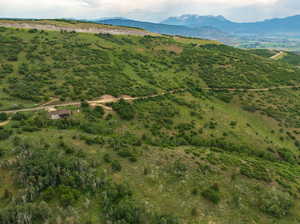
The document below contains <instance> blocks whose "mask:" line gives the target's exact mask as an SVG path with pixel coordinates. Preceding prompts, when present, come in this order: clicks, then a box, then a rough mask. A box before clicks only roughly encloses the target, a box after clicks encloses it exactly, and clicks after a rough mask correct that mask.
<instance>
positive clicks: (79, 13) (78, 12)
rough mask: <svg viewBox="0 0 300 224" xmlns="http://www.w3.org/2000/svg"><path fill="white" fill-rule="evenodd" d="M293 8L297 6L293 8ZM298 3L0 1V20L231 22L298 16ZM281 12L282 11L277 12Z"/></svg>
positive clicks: (239, 0) (253, 0) (240, 0)
mask: <svg viewBox="0 0 300 224" xmlns="http://www.w3.org/2000/svg"><path fill="white" fill-rule="evenodd" d="M294 5H297V7H294ZM298 6H299V3H298V0H0V17H23V18H24V17H25V18H29V17H30V18H33V17H34V18H101V17H115V16H122V17H129V18H133V19H141V20H152V21H159V20H162V19H164V18H166V17H168V16H176V15H180V14H190V13H193V14H200V15H207V14H213V15H218V14H222V15H225V16H228V17H230V18H233V19H235V20H255V19H260V18H268V17H269V16H270V15H282V14H284V15H289V14H291V13H294V14H296V13H297V12H298V13H300V7H298ZM281 10H282V11H281Z"/></svg>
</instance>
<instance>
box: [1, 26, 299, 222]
mask: <svg viewBox="0 0 300 224" xmlns="http://www.w3.org/2000/svg"><path fill="white" fill-rule="evenodd" d="M0 30H1V32H0V42H1V43H0V50H1V52H2V53H1V54H0V68H1V72H0V77H1V78H0V87H1V88H0V102H1V107H0V109H1V110H5V109H13V108H23V107H33V106H34V105H38V104H43V103H45V102H47V101H49V100H50V99H52V98H55V99H59V100H60V101H80V100H82V105H81V107H80V108H78V107H73V106H70V107H68V108H67V109H69V110H71V111H73V114H72V116H71V117H70V118H67V119H62V120H51V119H49V115H48V113H47V112H45V111H39V112H26V113H16V114H13V115H6V114H3V113H0V125H1V121H5V120H7V119H10V120H9V122H8V124H5V125H4V126H2V128H1V129H0V140H1V141H0V173H1V175H0V183H1V185H0V196H1V197H0V208H1V209H0V223H4V224H15V223H20V224H23V223H24V224H31V223H32V224H43V223H51V224H52V223H53V224H58V223H70V224H71V223H80V224H98V223H100V224H101V223H103V224H104V223H116V224H121V223H122V224H139V223H149V224H178V223H189V224H199V223H201V224H202V223H207V224H208V223H210V224H211V223H216V224H227V223H228V224H229V223H230V224H232V223H234V224H235V223H236V224H240V223H267V224H268V223H280V224H291V223H292V224H293V223H295V224H296V223H299V222H300V213H299V211H300V202H299V197H300V193H299V192H300V188H299V184H300V178H299V175H300V151H299V150H300V142H299V141H300V123H299V121H300V112H299V109H300V90H299V88H291V89H279V88H278V89H272V90H270V91H259V90H257V91H247V89H253V88H258V89H260V88H268V87H282V86H299V84H300V71H299V70H298V69H297V68H296V67H294V66H292V65H288V64H286V63H281V62H278V61H274V60H271V59H268V58H264V57H261V56H257V55H254V54H252V53H249V52H248V51H243V50H239V49H235V48H231V47H227V46H223V45H217V44H213V42H207V41H202V40H197V39H185V38H179V37H176V38H175V37H168V36H163V37H153V36H144V37H142V36H123V35H118V36H112V35H107V34H106V35H104V34H85V33H75V32H72V33H70V32H54V31H51V32H50V31H47V32H46V31H37V30H23V29H19V30H16V29H10V28H0ZM207 87H217V88H227V87H230V88H243V89H244V91H224V90H222V91H221V90H220V91H217V90H208V89H207ZM172 90H180V91H176V92H172ZM166 91H170V94H166V95H161V96H157V97H151V98H144V99H139V100H134V101H132V102H127V101H124V100H121V101H119V102H116V103H111V104H108V105H106V106H107V107H111V108H112V111H110V110H107V111H106V110H103V109H102V108H101V107H91V106H89V105H88V104H86V103H85V101H86V100H90V99H94V98H98V97H100V96H102V95H104V94H110V95H113V96H120V95H124V94H125V95H130V96H153V95H155V94H159V93H164V92H166ZM8 116H9V117H8Z"/></svg>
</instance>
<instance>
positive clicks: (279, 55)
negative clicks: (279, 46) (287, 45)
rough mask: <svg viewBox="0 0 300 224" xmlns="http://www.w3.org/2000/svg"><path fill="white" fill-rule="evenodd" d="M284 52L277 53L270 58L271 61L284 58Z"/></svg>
mask: <svg viewBox="0 0 300 224" xmlns="http://www.w3.org/2000/svg"><path fill="white" fill-rule="evenodd" d="M285 54H286V53H285V52H284V51H280V52H279V53H277V54H275V55H273V56H272V57H270V58H271V59H274V60H279V59H281V58H282V57H284V56H285Z"/></svg>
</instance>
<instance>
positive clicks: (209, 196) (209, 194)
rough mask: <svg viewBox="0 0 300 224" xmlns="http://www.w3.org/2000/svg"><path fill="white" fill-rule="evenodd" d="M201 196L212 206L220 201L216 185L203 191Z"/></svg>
mask: <svg viewBox="0 0 300 224" xmlns="http://www.w3.org/2000/svg"><path fill="white" fill-rule="evenodd" d="M202 196H203V197H204V198H205V199H206V200H209V201H211V202H212V203H214V204H219V202H220V201H221V196H220V190H219V187H218V185H217V184H214V185H212V186H211V187H210V188H208V189H206V190H205V191H203V192H202Z"/></svg>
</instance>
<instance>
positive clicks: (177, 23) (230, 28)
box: [91, 15, 300, 46]
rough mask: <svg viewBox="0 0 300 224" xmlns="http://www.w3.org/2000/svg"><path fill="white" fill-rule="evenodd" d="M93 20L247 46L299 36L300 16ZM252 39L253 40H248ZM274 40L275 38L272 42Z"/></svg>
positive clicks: (192, 16)
mask: <svg viewBox="0 0 300 224" xmlns="http://www.w3.org/2000/svg"><path fill="white" fill-rule="evenodd" d="M91 21H92V22H96V23H102V24H110V25H116V26H129V27H137V28H142V29H145V30H148V31H151V32H155V33H160V34H168V35H180V36H188V37H198V38H203V39H211V40H218V41H221V42H223V43H225V44H229V45H234V46H240V44H242V43H246V46H248V45H249V44H251V46H252V45H253V44H254V45H255V46H260V45H258V44H257V43H260V42H261V41H263V42H264V41H265V40H266V39H264V38H273V37H274V36H277V37H276V38H277V39H278V38H280V41H279V42H282V39H288V38H290V37H292V38H294V37H298V36H299V35H300V15H296V16H291V17H286V18H281V19H269V20H264V21H259V22H252V23H238V22H233V21H230V20H228V19H226V18H224V17H223V16H199V15H182V16H179V17H170V18H168V19H166V20H164V21H162V22H160V23H151V22H142V21H137V20H130V19H125V18H109V19H96V20H91ZM249 38H250V39H249ZM273 42H274V41H273Z"/></svg>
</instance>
